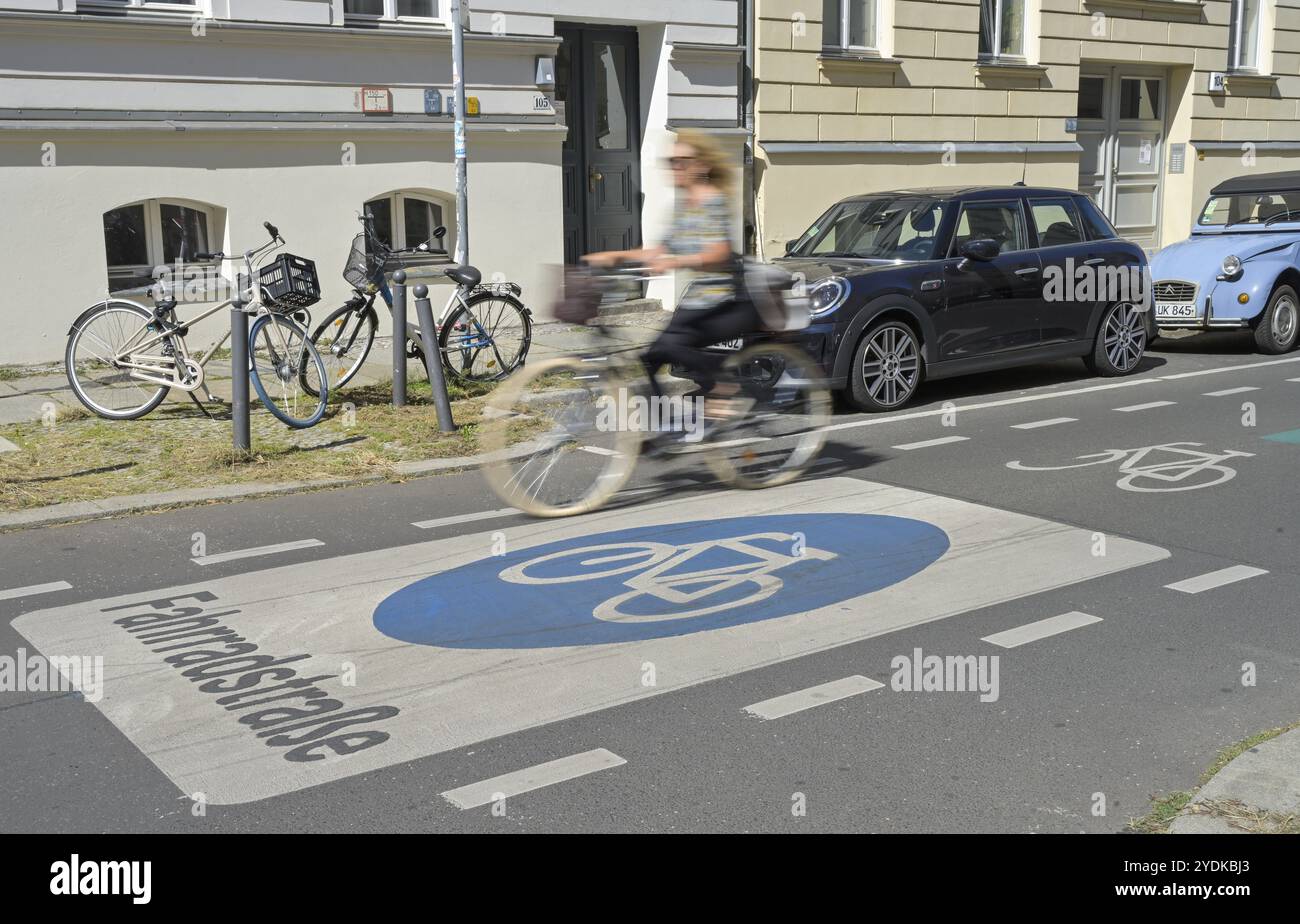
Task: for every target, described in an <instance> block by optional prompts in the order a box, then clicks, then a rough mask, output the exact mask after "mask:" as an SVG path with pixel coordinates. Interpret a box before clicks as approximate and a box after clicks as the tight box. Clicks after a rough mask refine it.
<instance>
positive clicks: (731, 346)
mask: <svg viewBox="0 0 1300 924" xmlns="http://www.w3.org/2000/svg"><path fill="white" fill-rule="evenodd" d="M744 345H745V341H744V339H738V340H724V341H722V342H721V343H715V344H714V345H713V346H711V347H709V349H710V350H739V349H740V348H741V347H743V346H744Z"/></svg>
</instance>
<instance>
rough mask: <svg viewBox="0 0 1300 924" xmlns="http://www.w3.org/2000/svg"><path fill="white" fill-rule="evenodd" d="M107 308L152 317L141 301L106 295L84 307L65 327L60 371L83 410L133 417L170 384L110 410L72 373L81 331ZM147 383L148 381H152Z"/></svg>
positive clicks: (111, 417)
mask: <svg viewBox="0 0 1300 924" xmlns="http://www.w3.org/2000/svg"><path fill="white" fill-rule="evenodd" d="M110 311H125V312H127V313H128V314H133V315H135V316H136V317H138V318H140V320H142V321H149V320H152V319H153V316H154V315H153V312H152V311H150V310H149V309H148V308H145V307H144V306H143V305H137V304H136V303H135V302H129V301H125V300H123V299H108V300H106V301H102V302H99V303H98V304H95V305H92V306H91V307H90V308H87V309H86V310H85V311H83V312H82V313H81V314H80V315H78V316H77V319H76V320H75V321H73V322H72V327H71V328H69V330H68V342H67V344H66V346H65V347H64V349H63V371H64V374H65V375H67V378H68V385H69V386H70V387H71V388H72V393H73V394H74V395H76V397H77V400H78V401H80V402H81V404H82V406H83V407H85V408H86V410H88V411H90V412H91V413H92V414H95V415H97V416H99V417H102V418H104V419H105V420H136V419H138V418H141V417H143V416H145V415H146V414H148V413H150V412H152V411H153V410H154V409H155V408H157V407H158V405H160V404H162V402H163V399H164V398H166V397H167V394H168V392H170V391H171V388H170V387H169V386H167V385H156V386H155V388H156V389H157V391H156V392H154V394H153V395H152V396H150V397H149V398H147V399H146V400H145V401H143V402H142V403H140V404H138V405H136V406H135V407H131V408H126V409H122V410H113V409H111V408H107V407H104V406H103V405H101V404H98V403H96V402H95V401H94V400H93V399H92V398H91V397H90V395H89V394H88V393H87V391H86V383H84V382H82V381H81V380H80V379H79V378H78V376H77V373H76V366H77V363H76V359H75V356H74V354H75V351H76V348H77V345H78V344H79V343H80V342H81V338H82V337H83V336H84V335H85V332H86V331H87V329H88V328H89V325H90V323H91V322H92V321H94V320H95V319H96V318H98V317H102V316H103V315H105V314H107V313H108V312H110ZM148 384H151V385H152V384H153V383H152V382H150V383H148Z"/></svg>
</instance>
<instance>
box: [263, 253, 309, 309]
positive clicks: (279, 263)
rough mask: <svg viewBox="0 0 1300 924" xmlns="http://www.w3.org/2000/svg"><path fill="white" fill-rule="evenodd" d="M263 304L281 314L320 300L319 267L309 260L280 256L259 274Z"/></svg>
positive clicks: (288, 255)
mask: <svg viewBox="0 0 1300 924" xmlns="http://www.w3.org/2000/svg"><path fill="white" fill-rule="evenodd" d="M257 282H258V285H259V286H261V289H262V304H263V305H265V306H266V307H267V308H273V309H276V310H279V311H290V310H293V309H296V308H307V307H309V306H311V305H314V304H316V303H317V302H318V301H320V280H319V279H318V278H317V277H316V264H315V263H313V262H312V261H311V260H308V259H307V258H306V257H296V256H294V255H293V254H291V253H284V254H280V256H278V257H276V258H275V260H274V261H272V262H271V263H268V264H266V266H263V267H262V268H261V269H259V270H258V271H257Z"/></svg>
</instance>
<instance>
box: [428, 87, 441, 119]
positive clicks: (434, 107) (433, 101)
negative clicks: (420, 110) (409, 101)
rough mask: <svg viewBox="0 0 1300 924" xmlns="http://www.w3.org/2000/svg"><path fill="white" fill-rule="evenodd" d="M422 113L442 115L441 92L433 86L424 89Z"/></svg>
mask: <svg viewBox="0 0 1300 924" xmlns="http://www.w3.org/2000/svg"><path fill="white" fill-rule="evenodd" d="M424 114H425V115H442V94H441V93H439V92H438V91H437V90H435V89H434V88H433V87H429V88H428V89H427V90H425V91H424Z"/></svg>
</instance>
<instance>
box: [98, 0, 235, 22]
mask: <svg viewBox="0 0 1300 924" xmlns="http://www.w3.org/2000/svg"><path fill="white" fill-rule="evenodd" d="M97 6H102V7H111V8H113V9H119V10H120V9H123V8H125V9H128V10H141V11H145V12H158V13H183V14H185V15H187V16H194V15H196V14H198V15H201V16H203V17H204V18H211V16H212V5H211V0H192V2H190V3H185V2H183V0H173V2H166V0H79V2H78V4H77V8H78V9H81V10H85V9H92V10H93V9H94V8H95V7H97Z"/></svg>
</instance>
